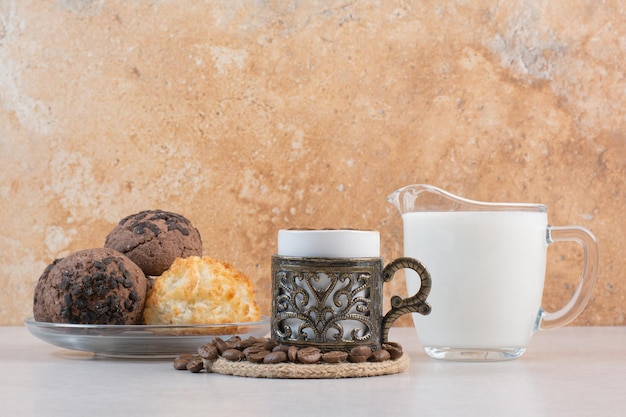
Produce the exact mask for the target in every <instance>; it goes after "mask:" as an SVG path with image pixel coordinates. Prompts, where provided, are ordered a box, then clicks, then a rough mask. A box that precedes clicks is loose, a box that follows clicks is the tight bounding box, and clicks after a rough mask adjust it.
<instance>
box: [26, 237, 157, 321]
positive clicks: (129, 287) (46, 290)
mask: <svg viewBox="0 0 626 417" xmlns="http://www.w3.org/2000/svg"><path fill="white" fill-rule="evenodd" d="M147 286H148V279H147V278H146V276H145V275H144V273H143V272H142V271H141V269H139V267H138V266H137V265H135V263H133V262H132V261H131V260H130V259H128V258H127V257H126V256H124V255H122V254H121V253H119V252H117V251H114V250H112V249H105V248H97V249H87V250H82V251H79V252H75V253H73V254H71V255H69V256H67V257H65V258H63V259H57V260H55V261H54V262H52V263H51V264H50V265H48V267H47V268H46V269H45V271H44V272H43V274H42V275H41V277H40V278H39V281H38V282H37V286H36V287H35V297H34V302H33V314H34V317H35V320H37V321H45V322H53V323H76V324H140V323H141V321H142V317H143V308H144V304H145V301H146V293H147Z"/></svg>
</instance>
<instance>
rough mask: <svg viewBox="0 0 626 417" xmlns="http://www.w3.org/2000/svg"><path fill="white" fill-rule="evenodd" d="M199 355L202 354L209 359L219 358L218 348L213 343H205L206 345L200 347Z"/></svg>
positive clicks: (202, 356) (201, 355)
mask: <svg viewBox="0 0 626 417" xmlns="http://www.w3.org/2000/svg"><path fill="white" fill-rule="evenodd" d="M198 355H200V357H201V358H203V359H208V360H210V361H212V360H215V359H217V357H218V355H219V354H218V352H217V348H216V347H215V346H214V345H212V344H211V343H205V344H204V345H202V346H200V347H199V348H198Z"/></svg>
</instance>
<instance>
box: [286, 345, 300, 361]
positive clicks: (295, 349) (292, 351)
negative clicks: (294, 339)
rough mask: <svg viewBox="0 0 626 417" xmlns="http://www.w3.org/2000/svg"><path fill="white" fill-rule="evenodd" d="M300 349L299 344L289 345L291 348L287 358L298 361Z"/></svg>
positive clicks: (288, 350)
mask: <svg viewBox="0 0 626 417" xmlns="http://www.w3.org/2000/svg"><path fill="white" fill-rule="evenodd" d="M298 350H299V349H298V347H297V346H289V349H287V359H288V360H289V362H296V361H297V360H298Z"/></svg>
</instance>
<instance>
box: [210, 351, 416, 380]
mask: <svg viewBox="0 0 626 417" xmlns="http://www.w3.org/2000/svg"><path fill="white" fill-rule="evenodd" d="M409 363H410V361H409V356H408V355H403V356H402V357H400V359H396V360H388V361H384V362H364V363H339V364H326V363H322V364H313V365H303V364H296V363H277V364H268V365H264V364H256V363H251V362H247V361H242V362H232V361H229V360H226V359H224V358H218V359H217V360H215V361H208V360H206V359H205V360H204V367H205V369H206V370H207V371H208V372H215V373H218V374H223V375H235V376H245V377H251V378H284V379H330V378H359V377H367V376H379V375H390V374H398V373H400V372H404V371H406V370H407V368H408V367H409Z"/></svg>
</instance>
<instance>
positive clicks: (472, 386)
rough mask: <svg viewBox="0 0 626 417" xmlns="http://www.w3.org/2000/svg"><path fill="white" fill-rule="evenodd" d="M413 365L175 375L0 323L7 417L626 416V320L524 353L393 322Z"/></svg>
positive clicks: (553, 333) (0, 398) (560, 336)
mask: <svg viewBox="0 0 626 417" xmlns="http://www.w3.org/2000/svg"><path fill="white" fill-rule="evenodd" d="M390 339H391V340H394V341H397V342H400V343H401V344H402V345H403V347H404V350H405V352H407V353H408V355H409V357H410V359H411V364H410V367H409V369H408V370H407V371H406V372H403V373H401V374H396V375H388V376H378V377H370V378H355V379H335V380H270V379H255V378H243V377H235V376H226V375H217V374H207V373H198V374H192V373H190V372H187V371H176V370H174V368H173V367H172V365H171V361H169V360H128V359H126V360H120V359H104V358H100V357H94V356H93V355H92V354H90V353H82V352H75V351H70V350H65V349H62V348H58V347H55V346H53V345H49V344H46V343H45V342H42V341H40V340H38V339H36V338H35V337H33V336H32V335H30V333H28V331H27V330H26V328H24V327H0V415H1V416H16V417H17V416H19V417H28V416H63V417H73V416H80V417H83V416H84V417H90V416H177V417H178V416H180V417H191V416H203V417H214V416H215V417H222V416H224V417H225V416H246V415H247V416H290V415H294V416H317V417H322V416H332V415H338V416H347V415H353V416H389V417H392V416H394V417H395V416H409V415H410V416H481V417H485V416H568V417H573V416H592V417H598V416H625V415H626V327H566V328H562V329H557V330H549V331H543V332H540V333H537V334H535V336H534V337H533V340H532V342H531V345H530V346H529V348H528V350H527V352H526V353H525V354H524V356H522V357H521V358H520V359H517V360H514V361H507V362H494V363H460V362H443V361H437V360H433V359H430V358H428V357H427V356H426V355H425V354H424V353H423V351H422V349H421V347H420V345H419V343H418V341H417V338H416V334H415V331H414V329H413V328H393V329H392V331H391V336H390Z"/></svg>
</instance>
